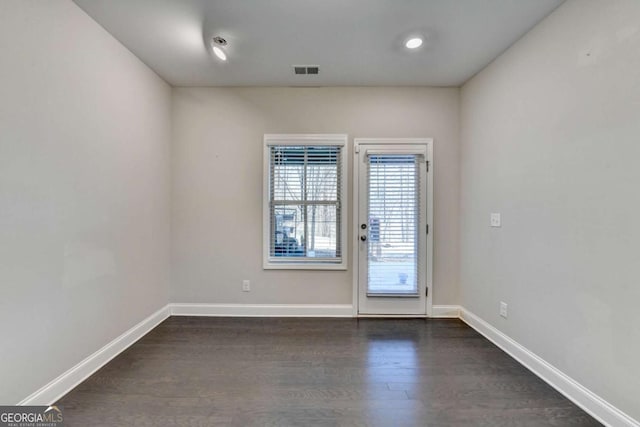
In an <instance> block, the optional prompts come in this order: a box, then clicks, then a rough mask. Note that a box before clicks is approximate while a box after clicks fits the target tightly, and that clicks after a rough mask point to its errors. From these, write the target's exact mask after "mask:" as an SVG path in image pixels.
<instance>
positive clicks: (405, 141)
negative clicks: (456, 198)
mask: <svg viewBox="0 0 640 427" xmlns="http://www.w3.org/2000/svg"><path fill="white" fill-rule="evenodd" d="M363 144H367V145H392V144H402V145H414V144H415V145H426V147H427V159H426V160H427V162H429V163H428V164H429V167H428V169H427V224H428V225H429V234H427V254H426V255H427V272H426V281H427V283H426V285H427V289H428V290H429V293H428V295H427V312H426V316H427V317H432V315H433V287H434V285H433V230H434V226H433V170H434V165H433V164H434V161H433V160H434V159H433V138H354V140H353V188H352V190H353V192H352V193H351V194H353V201H352V203H353V211H352V215H353V216H352V221H353V224H352V226H353V232H352V258H351V259H352V260H353V261H352V262H353V265H352V270H353V279H352V280H353V284H352V287H353V289H352V292H353V294H352V299H353V316H354V317H359V314H358V307H359V304H360V301H359V292H358V281H359V270H360V269H359V268H358V267H359V266H358V263H359V259H360V257H359V245H358V239H359V225H360V224H359V218H360V203H359V201H360V200H359V193H360V189H359V177H360V162H359V157H360V156H359V155H358V153H359V152H360V145H363Z"/></svg>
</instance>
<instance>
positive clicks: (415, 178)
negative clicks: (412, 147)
mask: <svg viewBox="0 0 640 427" xmlns="http://www.w3.org/2000/svg"><path fill="white" fill-rule="evenodd" d="M420 161H423V162H424V156H422V155H415V154H406V155H405V154H401V155H397V154H393V155H391V154H389V155H385V154H375V155H374V154H370V155H368V173H367V175H368V184H369V195H368V215H369V227H368V229H369V239H368V241H369V251H368V274H369V280H368V294H369V295H375V294H382V295H384V294H395V295H397V294H406V295H415V294H417V292H418V264H417V260H418V259H419V258H418V256H417V255H418V234H417V233H418V226H419V224H420V173H419V165H418V163H419V162H420Z"/></svg>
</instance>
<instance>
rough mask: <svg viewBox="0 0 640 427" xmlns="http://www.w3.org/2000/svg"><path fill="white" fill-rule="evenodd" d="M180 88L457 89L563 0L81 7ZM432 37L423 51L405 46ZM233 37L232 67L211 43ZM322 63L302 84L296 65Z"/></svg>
mask: <svg viewBox="0 0 640 427" xmlns="http://www.w3.org/2000/svg"><path fill="white" fill-rule="evenodd" d="M74 1H75V2H76V3H77V4H78V5H79V6H80V7H81V8H82V9H84V10H85V11H86V12H87V13H88V14H89V15H90V16H91V17H93V19H95V20H96V21H97V22H98V23H100V24H101V25H102V26H103V27H104V28H105V29H107V31H109V32H110V33H111V34H113V35H114V36H115V37H116V38H117V39H118V40H120V41H121V42H122V43H123V44H124V45H125V46H126V47H127V48H129V49H130V50H131V51H132V52H133V53H134V54H135V55H137V56H138V57H139V58H140V59H141V60H142V61H144V62H145V63H146V64H147V65H149V66H150V67H151V68H152V69H154V70H155V71H156V72H157V73H158V74H159V75H160V76H161V77H163V78H164V79H165V80H166V81H167V82H169V83H170V84H172V85H175V86H342V85H356V86H357V85H362V86H385V85H390V86H397V85H428V86H459V85H461V84H462V83H464V82H465V81H466V80H468V79H469V78H470V77H472V76H473V75H474V74H475V73H477V72H478V71H480V70H481V69H482V68H483V67H485V66H486V65H487V64H488V63H489V62H491V61H492V60H493V59H494V58H495V57H496V56H498V55H499V54H500V53H501V52H503V51H504V50H505V49H506V48H508V47H509V46H510V45H511V44H513V43H514V42H515V41H516V40H517V39H518V38H520V37H521V36H522V35H523V34H524V33H526V32H527V31H528V30H529V29H530V28H531V27H533V26H534V25H535V24H536V23H538V22H539V21H540V20H541V19H542V18H544V17H545V16H546V15H548V14H549V13H550V12H551V11H553V10H554V9H555V8H556V7H557V6H559V5H560V4H561V3H562V2H563V0H109V1H105V0H74ZM413 34H422V35H424V36H426V42H425V44H424V45H423V46H422V47H421V48H419V49H417V50H416V51H408V50H407V49H406V48H404V47H403V42H404V40H405V39H406V38H407V37H408V36H410V35H413ZM215 35H220V36H222V37H224V38H225V39H227V41H228V42H229V45H228V47H227V53H228V61H227V62H226V63H224V62H221V61H219V60H218V59H217V58H216V57H215V56H213V54H212V52H211V47H210V45H209V43H208V42H209V40H210V39H211V38H212V37H213V36H215ZM297 64H301V65H319V66H320V74H319V75H318V76H296V75H294V74H293V70H292V68H291V66H292V65H297Z"/></svg>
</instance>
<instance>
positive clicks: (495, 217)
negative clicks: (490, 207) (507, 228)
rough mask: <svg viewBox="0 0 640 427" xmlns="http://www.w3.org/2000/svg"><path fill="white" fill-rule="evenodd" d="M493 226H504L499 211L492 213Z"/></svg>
mask: <svg viewBox="0 0 640 427" xmlns="http://www.w3.org/2000/svg"><path fill="white" fill-rule="evenodd" d="M491 226H492V227H501V226H502V220H501V219H500V214H499V213H492V214H491Z"/></svg>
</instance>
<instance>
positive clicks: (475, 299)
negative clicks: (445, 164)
mask: <svg viewBox="0 0 640 427" xmlns="http://www.w3.org/2000/svg"><path fill="white" fill-rule="evenodd" d="M639 53H640V2H638V1H637V0H615V1H601V0H570V1H568V2H567V3H565V4H564V5H563V6H561V7H560V8H559V9H558V10H556V11H555V12H554V13H553V14H552V15H550V16H549V17H548V18H547V19H546V20H544V21H543V22H542V23H541V24H539V25H538V26H537V27H535V28H534V29H533V30H532V31H531V32H530V33H529V34H528V35H527V36H525V37H524V38H523V39H522V40H520V41H519V42H518V43H517V44H515V45H514V46H513V47H512V48H511V49H509V50H508V51H507V52H506V53H505V54H503V55H502V56H501V57H499V59H497V60H496V61H495V62H494V63H493V64H491V65H490V66H489V67H488V68H486V69H485V70H484V71H482V72H481V73H480V74H479V75H477V76H476V77H475V78H473V79H472V80H471V81H470V82H468V83H467V84H466V85H465V86H464V87H463V89H462V136H461V138H462V149H461V152H462V164H461V171H462V178H461V189H462V190H461V213H462V217H461V229H460V235H461V266H462V269H461V301H462V304H463V305H464V306H465V307H466V308H467V309H469V310H471V311H472V312H474V313H475V314H477V315H479V316H480V317H482V318H483V319H485V320H487V321H488V322H489V323H491V324H492V325H493V326H495V327H497V328H498V329H500V330H501V331H503V332H505V333H506V334H507V335H509V336H511V337H512V338H514V339H515V340H516V341H518V342H520V343H521V344H523V345H524V346H525V347H527V348H529V349H530V350H532V351H534V352H535V353H537V354H538V355H539V356H541V357H542V358H543V359H545V360H547V361H549V362H550V363H552V364H553V365H555V366H556V367H557V368H559V369H560V370H562V371H563V372H565V373H566V374H568V375H569V376H571V377H573V378H574V379H576V380H577V381H579V382H580V383H582V384H583V385H584V386H586V387H587V388H589V389H590V390H592V391H594V392H595V393H597V394H599V395H600V396H601V397H603V398H604V399H606V400H607V401H609V402H610V403H612V404H614V405H615V406H617V407H618V408H620V409H621V410H623V411H625V412H627V413H628V414H629V415H631V416H633V417H635V418H636V419H640V398H639V396H640V364H639V363H638V360H639V356H638V355H639V354H640V327H639V326H638V325H640V310H639V309H638V303H639V301H640V286H639V279H640V262H639V261H640V222H639V221H638V218H640V191H639V190H638V184H639V183H640V167H639V163H638V162H639V160H640V143H639V142H640V55H639ZM490 212H501V213H502V222H503V226H502V228H489V213H490ZM501 300H502V301H506V302H507V303H508V304H509V318H508V319H502V318H500V317H499V315H498V305H499V301H501Z"/></svg>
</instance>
